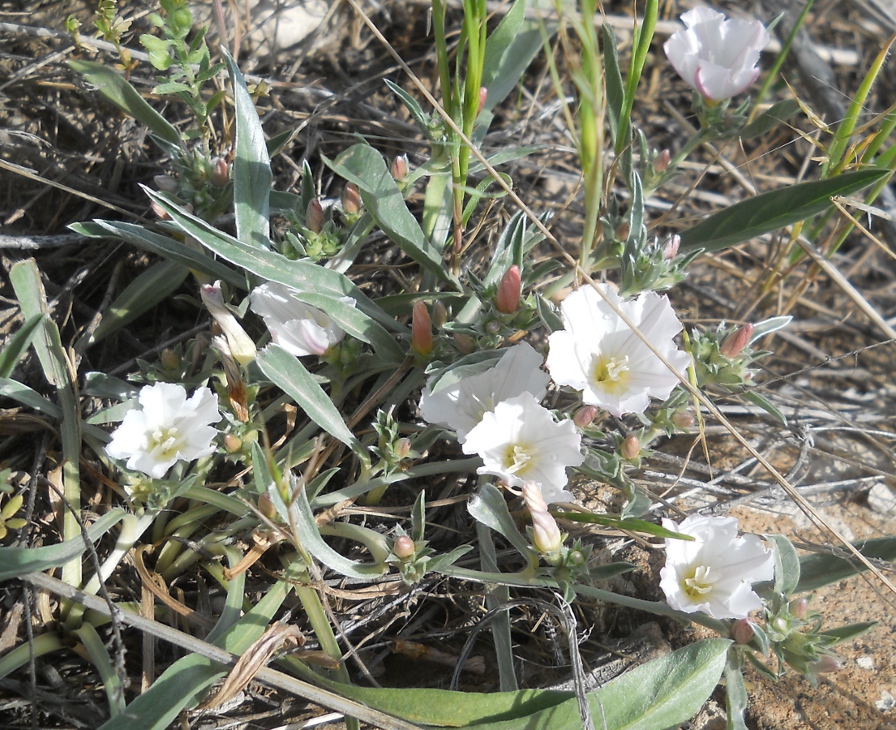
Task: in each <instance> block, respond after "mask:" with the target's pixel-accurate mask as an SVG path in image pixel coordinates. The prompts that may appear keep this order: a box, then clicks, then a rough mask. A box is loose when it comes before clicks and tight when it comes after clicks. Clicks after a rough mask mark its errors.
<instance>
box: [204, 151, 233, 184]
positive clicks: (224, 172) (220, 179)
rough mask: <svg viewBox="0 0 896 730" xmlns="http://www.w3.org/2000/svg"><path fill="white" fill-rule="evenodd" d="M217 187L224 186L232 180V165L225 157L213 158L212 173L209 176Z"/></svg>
mask: <svg viewBox="0 0 896 730" xmlns="http://www.w3.org/2000/svg"><path fill="white" fill-rule="evenodd" d="M209 179H210V180H211V183H212V185H214V186H215V187H216V188H223V187H224V186H225V185H226V184H227V182H228V181H229V180H230V166H229V165H228V164H227V160H225V159H224V158H223V157H214V158H212V174H211V177H210V178H209Z"/></svg>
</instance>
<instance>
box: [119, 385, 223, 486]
mask: <svg viewBox="0 0 896 730" xmlns="http://www.w3.org/2000/svg"><path fill="white" fill-rule="evenodd" d="M137 400H138V401H139V402H140V406H141V409H140V410H132V411H129V412H128V414H127V415H126V416H125V417H124V420H123V421H122V422H121V425H120V426H119V427H118V428H117V429H115V431H113V432H112V440H111V441H110V442H109V444H108V445H107V446H106V453H107V454H108V455H109V456H111V457H112V458H113V459H127V467H128V469H133V470H135V471H141V472H143V473H144V474H146V475H148V476H150V477H153V478H154V479H161V478H162V477H163V476H165V474H166V473H167V471H168V469H170V468H171V467H172V466H174V464H175V463H177V462H178V461H193V460H194V459H200V458H202V457H203V456H209V455H211V454H212V453H214V451H215V445H214V443H213V442H214V439H215V437H216V436H217V435H218V430H217V429H216V428H214V427H212V426H211V425H210V424H212V423H217V422H218V421H220V420H221V414H220V413H219V412H218V396H216V395H215V394H214V393H212V392H211V391H210V390H209V389H208V388H204V387H203V388H197V389H196V391H195V392H194V393H193V395H192V396H190V398H189V399H188V398H187V391H186V389H185V388H184V387H183V386H182V385H177V384H174V383H156V384H155V385H147V386H145V387H144V388H141V390H140V394H139V395H138V396H137Z"/></svg>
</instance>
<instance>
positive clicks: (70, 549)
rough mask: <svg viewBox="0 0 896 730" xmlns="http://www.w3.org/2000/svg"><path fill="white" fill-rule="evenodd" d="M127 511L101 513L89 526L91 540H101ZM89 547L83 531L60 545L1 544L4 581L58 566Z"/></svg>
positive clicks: (1, 570) (1, 579)
mask: <svg viewBox="0 0 896 730" xmlns="http://www.w3.org/2000/svg"><path fill="white" fill-rule="evenodd" d="M124 515H125V512H124V510H123V509H120V508H116V509H113V510H110V511H109V512H107V513H106V514H104V515H103V516H102V517H100V518H99V519H98V520H97V521H96V522H94V523H93V524H92V525H91V526H90V527H89V528H87V537H88V539H89V540H90V542H96V541H97V540H99V539H100V538H101V537H102V536H103V535H105V534H106V533H107V532H108V531H109V530H110V529H112V527H113V526H114V525H116V524H117V523H118V522H120V521H121V519H122V518H123V517H124ZM86 549H87V548H86V545H85V544H84V538H83V537H82V536H81V535H78V536H77V537H73V538H71V539H70V540H66V541H65V542H60V543H57V544H56V545H45V546H44V547H39V548H17V547H6V548H0V581H3V580H10V579H11V578H18V577H19V576H20V575H25V574H26V573H40V572H42V571H44V570H49V569H50V568H58V567H59V566H60V565H64V564H66V563H68V562H69V561H70V560H74V559H75V558H77V557H78V556H79V555H81V553H83V552H84V550H86Z"/></svg>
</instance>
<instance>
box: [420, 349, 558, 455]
mask: <svg viewBox="0 0 896 730" xmlns="http://www.w3.org/2000/svg"><path fill="white" fill-rule="evenodd" d="M543 362H544V359H543V358H542V356H541V355H539V354H538V352H536V350H535V348H534V347H532V346H531V345H529V344H527V343H525V342H522V343H520V344H519V345H514V346H513V347H511V348H509V349H508V350H506V351H505V352H504V355H502V357H501V359H500V360H499V361H498V363H497V364H496V365H495V366H494V367H492V368H489V369H488V370H486V371H485V372H482V373H479V374H478V375H471V376H469V377H467V378H462V379H460V380H458V381H457V382H456V383H453V384H451V385H448V386H446V387H444V388H441V389H439V390H437V391H436V392H435V393H432V392H431V391H430V389H429V386H427V387H426V388H425V389H424V391H423V395H422V397H421V398H420V415H422V416H423V418H424V419H425V420H426V421H428V422H429V423H435V424H437V425H439V426H444V427H445V428H450V429H453V430H454V431H455V432H456V433H457V440H458V441H460V442H461V443H463V442H464V441H465V440H466V438H467V434H468V433H469V432H470V431H471V430H472V429H473V428H475V427H476V425H477V424H478V423H479V422H480V421H481V420H482V416H483V415H484V414H485V413H487V412H488V411H492V410H494V408H495V405H497V404H498V403H500V402H501V401H503V400H507V399H508V398H513V397H515V396H518V395H522V394H523V393H531V394H532V396H533V397H534V398H535V400H536V401H540V400H541V399H542V398H544V396H545V394H546V393H547V386H548V381H549V380H550V376H549V375H548V374H547V373H546V372H545V371H544V370H542V369H541V366H542V364H543Z"/></svg>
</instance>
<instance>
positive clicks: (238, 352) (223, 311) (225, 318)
mask: <svg viewBox="0 0 896 730" xmlns="http://www.w3.org/2000/svg"><path fill="white" fill-rule="evenodd" d="M199 295H200V296H201V297H202V301H203V302H204V303H205V306H206V307H207V308H208V311H209V312H210V313H211V315H212V317H213V318H214V320H215V321H216V322H217V323H218V326H219V327H220V328H221V330H222V331H223V332H224V336H225V337H226V338H227V346H228V349H229V350H230V354H231V356H232V357H233V359H234V360H236V361H237V362H238V363H240V364H241V365H248V364H249V363H250V362H252V361H253V360H254V359H255V355H256V352H255V342H253V340H252V338H251V337H249V335H247V334H246V330H244V329H243V327H242V325H241V324H240V323H239V322H238V321H237V318H236V317H234V316H233V312H231V311H230V310H229V309H228V308H227V305H226V304H225V303H224V294H223V292H222V291H221V282H220V281H216V282H215V283H214V284H203V285H202V286H201V287H200V288H199Z"/></svg>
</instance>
